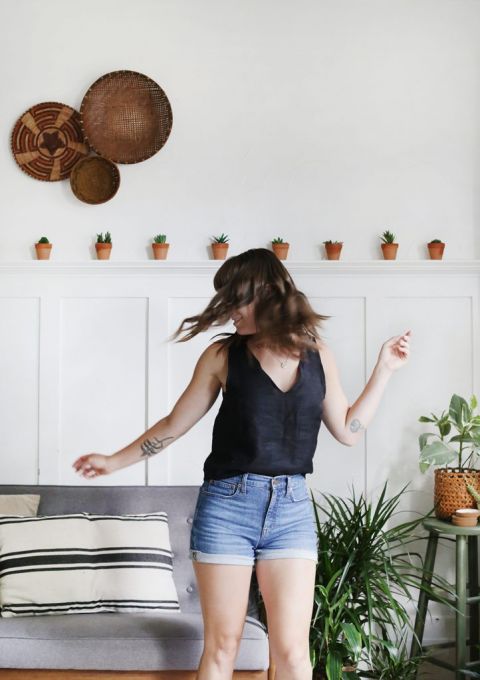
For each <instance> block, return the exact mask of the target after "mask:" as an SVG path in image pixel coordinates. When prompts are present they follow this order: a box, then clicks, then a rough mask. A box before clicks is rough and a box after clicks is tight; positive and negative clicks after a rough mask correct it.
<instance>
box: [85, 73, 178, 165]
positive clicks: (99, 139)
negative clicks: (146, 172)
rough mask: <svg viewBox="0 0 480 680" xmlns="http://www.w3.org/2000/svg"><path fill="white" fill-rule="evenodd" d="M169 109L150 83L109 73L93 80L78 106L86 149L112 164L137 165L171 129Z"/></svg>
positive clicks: (139, 75)
mask: <svg viewBox="0 0 480 680" xmlns="http://www.w3.org/2000/svg"><path fill="white" fill-rule="evenodd" d="M172 120H173V116H172V107H171V106H170V102H169V101H168V98H167V95H166V94H165V92H164V91H163V90H162V88H161V87H160V85H158V84H157V83H156V82H155V81H154V80H152V79H151V78H149V77H148V76H145V75H143V74H142V73H137V72H136V71H113V72H111V73H106V74H105V75H103V76H101V78H99V79H98V80H96V81H95V82H94V83H93V85H91V86H90V88H89V89H88V90H87V92H86V94H85V96H84V97H83V100H82V104H81V106H80V121H81V125H82V129H83V132H84V135H85V138H86V139H87V140H88V143H89V145H90V146H91V147H92V149H94V151H96V152H97V153H98V154H100V155H101V156H104V157H105V158H109V159H110V160H112V161H115V162H116V163H139V162H140V161H144V160H146V159H147V158H150V156H153V155H154V154H155V153H157V151H159V150H160V149H161V148H162V146H163V145H164V144H165V142H166V141H167V139H168V136H169V135H170V131H171V129H172Z"/></svg>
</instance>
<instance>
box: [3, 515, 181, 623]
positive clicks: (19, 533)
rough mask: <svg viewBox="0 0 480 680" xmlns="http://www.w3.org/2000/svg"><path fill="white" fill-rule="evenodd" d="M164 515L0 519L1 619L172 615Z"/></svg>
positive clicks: (176, 609)
mask: <svg viewBox="0 0 480 680" xmlns="http://www.w3.org/2000/svg"><path fill="white" fill-rule="evenodd" d="M172 572H173V561H172V550H171V545H170V535H169V530H168V517H167V513H166V512H151V513H143V514H135V515H96V514H92V513H87V512H80V513H75V514H71V515H49V516H46V515H45V516H42V515H40V516H37V517H19V516H18V515H8V516H6V515H3V516H0V606H1V615H2V617H11V616H32V615H41V614H79V613H80V614H87V613H88V614H91V613H94V612H145V611H149V612H167V611H168V612H179V611H180V605H179V602H178V594H177V590H176V588H175V583H174V580H173V574H172Z"/></svg>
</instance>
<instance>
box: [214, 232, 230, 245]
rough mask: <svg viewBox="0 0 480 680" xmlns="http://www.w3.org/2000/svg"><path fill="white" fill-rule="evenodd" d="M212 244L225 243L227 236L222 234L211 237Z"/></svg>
mask: <svg viewBox="0 0 480 680" xmlns="http://www.w3.org/2000/svg"><path fill="white" fill-rule="evenodd" d="M212 239H213V242H214V243H227V241H228V236H227V235H226V234H224V233H223V232H222V234H220V236H212Z"/></svg>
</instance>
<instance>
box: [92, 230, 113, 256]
mask: <svg viewBox="0 0 480 680" xmlns="http://www.w3.org/2000/svg"><path fill="white" fill-rule="evenodd" d="M95 250H96V251H97V258H98V259H99V260H109V259H110V253H111V251H112V236H111V234H110V232H109V231H106V232H105V236H104V235H103V232H102V233H100V234H97V242H96V243H95Z"/></svg>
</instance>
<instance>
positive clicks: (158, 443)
mask: <svg viewBox="0 0 480 680" xmlns="http://www.w3.org/2000/svg"><path fill="white" fill-rule="evenodd" d="M167 439H175V437H164V438H163V439H158V438H157V437H154V438H153V441H152V440H151V439H145V441H144V442H142V444H141V445H140V448H141V449H142V451H143V453H142V457H143V456H147V458H148V457H149V456H154V455H155V454H156V453H158V452H159V451H160V450H161V449H164V448H165V444H164V442H166V441H167ZM167 446H168V445H167Z"/></svg>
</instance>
